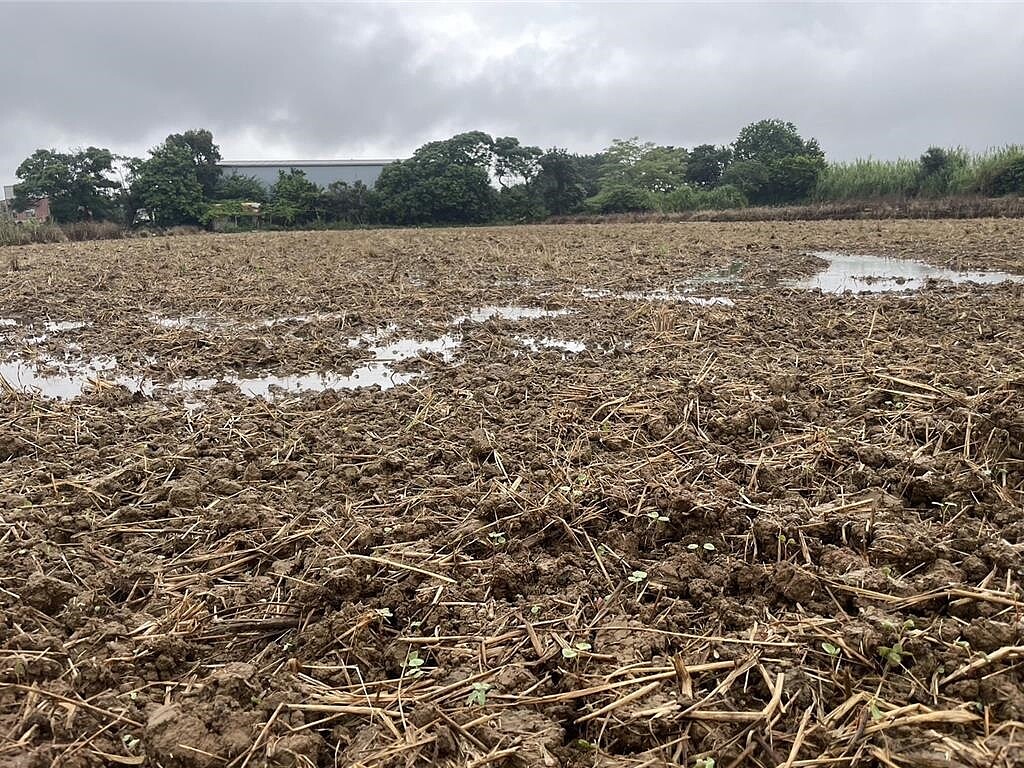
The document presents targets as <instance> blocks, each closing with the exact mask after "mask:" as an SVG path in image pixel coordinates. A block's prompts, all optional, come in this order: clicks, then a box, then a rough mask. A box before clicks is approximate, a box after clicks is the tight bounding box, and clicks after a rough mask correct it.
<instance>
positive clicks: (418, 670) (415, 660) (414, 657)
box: [404, 651, 426, 677]
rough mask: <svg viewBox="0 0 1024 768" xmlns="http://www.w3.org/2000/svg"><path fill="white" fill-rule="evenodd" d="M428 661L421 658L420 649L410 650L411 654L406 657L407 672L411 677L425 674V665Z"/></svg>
mask: <svg viewBox="0 0 1024 768" xmlns="http://www.w3.org/2000/svg"><path fill="white" fill-rule="evenodd" d="M425 663H426V659H421V658H420V652H419V651H409V655H408V656H406V658H405V664H404V666H405V674H407V675H408V676H409V677H419V676H420V675H422V674H423V665H424V664H425Z"/></svg>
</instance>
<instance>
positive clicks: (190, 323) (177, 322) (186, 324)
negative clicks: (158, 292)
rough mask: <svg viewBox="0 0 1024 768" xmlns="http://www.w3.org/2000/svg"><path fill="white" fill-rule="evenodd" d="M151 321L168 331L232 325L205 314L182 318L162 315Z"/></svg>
mask: <svg viewBox="0 0 1024 768" xmlns="http://www.w3.org/2000/svg"><path fill="white" fill-rule="evenodd" d="M149 321H150V322H151V323H153V324H154V325H158V326H160V327H161V328H167V329H168V330H182V329H185V328H193V329H197V330H209V329H210V328H218V327H220V328H223V327H225V326H227V325H230V323H228V322H227V321H225V320H223V319H218V318H215V317H211V316H210V315H207V314H205V313H203V312H200V313H199V314H195V315H181V316H180V317H164V316H162V315H150V316H149Z"/></svg>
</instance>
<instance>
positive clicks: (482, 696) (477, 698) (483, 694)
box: [466, 683, 491, 707]
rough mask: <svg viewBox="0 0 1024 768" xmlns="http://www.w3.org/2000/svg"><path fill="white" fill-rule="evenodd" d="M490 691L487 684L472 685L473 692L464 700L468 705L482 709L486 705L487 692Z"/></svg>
mask: <svg viewBox="0 0 1024 768" xmlns="http://www.w3.org/2000/svg"><path fill="white" fill-rule="evenodd" d="M489 690H491V686H490V684H489V683H473V691H472V692H471V693H470V694H469V697H468V698H467V699H466V703H467V704H469V705H471V706H472V705H475V706H478V707H482V706H483V705H484V704H486V703H487V692H488V691H489Z"/></svg>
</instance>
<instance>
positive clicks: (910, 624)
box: [903, 619, 914, 631]
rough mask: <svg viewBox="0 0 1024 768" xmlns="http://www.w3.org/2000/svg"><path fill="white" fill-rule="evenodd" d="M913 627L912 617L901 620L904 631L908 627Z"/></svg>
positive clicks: (908, 628)
mask: <svg viewBox="0 0 1024 768" xmlns="http://www.w3.org/2000/svg"><path fill="white" fill-rule="evenodd" d="M913 628H914V620H913V619H907V620H906V621H904V622H903V630H904V631H907V630H910V629H913Z"/></svg>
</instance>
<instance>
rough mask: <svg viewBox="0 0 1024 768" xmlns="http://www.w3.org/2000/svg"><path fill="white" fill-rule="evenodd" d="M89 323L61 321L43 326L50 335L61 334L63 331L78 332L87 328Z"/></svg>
mask: <svg viewBox="0 0 1024 768" xmlns="http://www.w3.org/2000/svg"><path fill="white" fill-rule="evenodd" d="M89 325H91V324H90V323H84V322H80V321H78V320H61V321H60V322H56V323H53V322H47V323H45V324H44V325H43V328H45V329H46V330H47V331H49V332H50V333H63V332H64V331H80V330H82V329H83V328H88V327H89Z"/></svg>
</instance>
